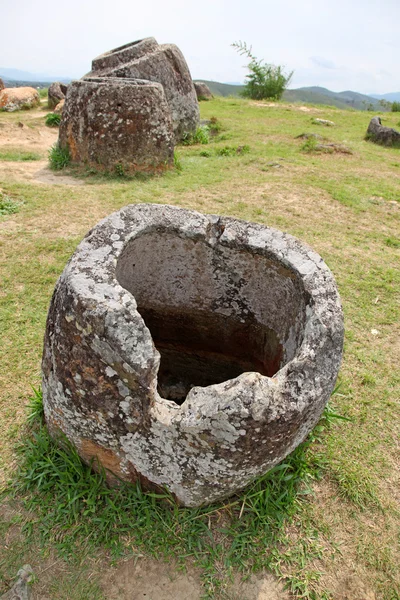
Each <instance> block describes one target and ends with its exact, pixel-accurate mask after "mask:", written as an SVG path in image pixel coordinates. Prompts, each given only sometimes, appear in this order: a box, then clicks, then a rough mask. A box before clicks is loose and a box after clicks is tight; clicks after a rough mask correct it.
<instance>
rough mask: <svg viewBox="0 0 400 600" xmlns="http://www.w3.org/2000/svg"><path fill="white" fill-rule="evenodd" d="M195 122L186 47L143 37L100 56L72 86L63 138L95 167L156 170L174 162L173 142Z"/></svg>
mask: <svg viewBox="0 0 400 600" xmlns="http://www.w3.org/2000/svg"><path fill="white" fill-rule="evenodd" d="M198 124H199V107H198V102H197V97H196V92H195V89H194V86H193V82H192V78H191V75H190V72H189V68H188V66H187V64H186V61H185V59H184V57H183V55H182V53H181V51H180V50H179V48H177V47H176V46H175V45H173V44H163V45H159V44H158V43H157V42H156V40H155V39H154V38H146V39H143V40H139V41H136V42H132V43H130V44H127V45H125V46H122V47H120V48H116V49H114V50H111V51H110V52H106V53H105V54H102V55H101V56H99V57H97V58H95V59H94V60H93V62H92V70H91V72H90V73H88V74H87V75H85V76H84V77H83V78H82V79H80V80H79V81H73V82H72V83H71V84H70V85H69V86H68V91H67V94H66V99H65V105H64V108H63V113H62V121H61V124H60V134H59V146H60V147H61V148H64V149H68V151H69V153H70V156H71V160H72V162H74V163H81V164H82V163H83V164H86V165H88V166H89V167H92V168H94V169H97V170H108V171H114V170H117V172H124V173H127V174H128V173H134V172H137V171H150V172H154V171H160V170H163V169H166V168H168V167H170V166H171V165H172V164H173V153H174V144H175V143H176V142H177V141H179V140H180V139H181V138H182V137H183V135H184V134H186V133H188V132H193V131H195V130H196V128H197V126H198Z"/></svg>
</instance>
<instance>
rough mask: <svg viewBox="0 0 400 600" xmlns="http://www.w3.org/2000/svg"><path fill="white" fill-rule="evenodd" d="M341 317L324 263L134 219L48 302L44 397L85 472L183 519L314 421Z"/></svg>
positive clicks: (113, 227) (125, 218) (335, 360)
mask: <svg viewBox="0 0 400 600" xmlns="http://www.w3.org/2000/svg"><path fill="white" fill-rule="evenodd" d="M342 345H343V317H342V310H341V306H340V300H339V295H338V291H337V288H336V285H335V282H334V279H333V276H332V274H331V272H330V270H329V269H328V267H327V266H326V264H325V263H324V262H323V260H322V259H321V257H320V256H319V255H318V254H316V253H315V252H314V251H313V250H311V249H310V248H309V247H308V246H306V245H305V244H303V243H302V242H300V241H299V240H297V239H295V238H293V237H292V236H290V235H287V234H285V233H281V232H279V231H276V230H274V229H270V228H268V227H264V226H261V225H256V224H252V223H246V222H243V221H239V220H236V219H231V218H224V217H216V216H210V215H202V214H200V213H197V212H194V211H188V210H183V209H177V208H173V207H171V206H162V205H132V206H128V207H126V208H124V209H122V210H120V211H119V212H116V213H114V214H112V215H111V216H109V217H107V218H106V219H104V220H103V221H102V222H101V223H99V224H98V225H97V226H96V227H95V228H94V229H92V230H91V231H90V232H89V233H88V235H87V236H86V237H85V239H84V240H83V241H82V242H81V244H80V245H79V246H78V248H77V250H76V252H75V254H74V255H73V256H72V258H71V260H70V261H69V263H68V264H67V266H66V268H65V269H64V272H63V273H62V275H61V277H60V279H59V281H58V283H57V285H56V289H55V292H54V295H53V299H52V301H51V306H50V311H49V315H48V321H47V328H46V337H45V347H44V356H43V397H44V407H45V416H46V421H47V424H48V427H49V430H50V432H51V434H52V435H53V436H54V437H57V436H58V434H59V433H60V432H63V434H65V435H66V436H67V437H68V438H69V440H70V441H71V442H72V443H73V444H74V445H75V446H76V448H77V450H78V452H79V454H80V456H81V457H82V458H83V460H84V461H86V462H87V463H90V462H91V461H93V460H94V463H93V464H96V462H98V463H101V464H102V465H103V466H104V467H105V469H106V470H107V473H108V477H109V481H110V483H115V482H117V481H118V479H121V480H125V481H131V482H135V481H137V480H139V481H140V482H141V483H142V485H143V486H144V487H145V488H154V487H156V488H159V487H161V488H167V489H168V490H169V491H170V492H171V493H172V494H173V495H174V496H175V498H176V500H177V501H178V502H179V503H180V504H182V505H185V506H200V505H204V504H207V503H210V502H214V501H216V500H221V499H223V498H225V497H227V496H229V495H231V494H233V493H234V492H237V491H238V490H240V489H242V488H243V487H244V486H245V485H246V484H248V483H249V482H250V481H251V480H252V479H254V478H255V477H257V476H259V475H261V474H263V473H265V472H267V471H268V470H269V469H271V468H272V467H273V466H274V465H276V464H277V463H279V462H280V461H281V460H282V459H283V458H284V457H285V456H286V455H287V454H288V453H289V452H291V451H292V450H293V449H294V448H295V447H296V446H297V445H298V444H299V443H300V442H302V441H303V440H304V438H305V437H306V436H307V434H308V433H309V432H310V431H311V429H312V428H313V427H314V425H315V424H316V423H317V421H318V419H319V418H320V416H321V413H322V411H323V408H324V406H325V404H326V403H327V401H328V399H329V397H330V394H331V392H332V389H333V386H334V384H335V380H336V377H337V373H338V369H339V366H340V362H341V356H342Z"/></svg>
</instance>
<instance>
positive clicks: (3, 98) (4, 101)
mask: <svg viewBox="0 0 400 600" xmlns="http://www.w3.org/2000/svg"><path fill="white" fill-rule="evenodd" d="M39 105H40V98H39V93H38V91H37V90H35V89H34V88H31V87H18V88H4V90H1V91H0V109H1V110H6V111H7V112H14V111H16V110H27V109H29V108H34V107H35V106H39Z"/></svg>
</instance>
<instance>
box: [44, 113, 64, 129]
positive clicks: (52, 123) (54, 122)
mask: <svg viewBox="0 0 400 600" xmlns="http://www.w3.org/2000/svg"><path fill="white" fill-rule="evenodd" d="M60 122H61V115H58V114H57V113H49V114H48V115H46V125H47V126H48V127H58V126H59V124H60Z"/></svg>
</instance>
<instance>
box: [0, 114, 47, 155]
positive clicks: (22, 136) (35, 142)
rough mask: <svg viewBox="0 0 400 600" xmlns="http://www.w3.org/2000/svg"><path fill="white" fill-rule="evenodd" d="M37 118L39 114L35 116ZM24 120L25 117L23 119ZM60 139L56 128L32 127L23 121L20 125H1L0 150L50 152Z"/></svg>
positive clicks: (3, 123)
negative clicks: (18, 149)
mask: <svg viewBox="0 0 400 600" xmlns="http://www.w3.org/2000/svg"><path fill="white" fill-rule="evenodd" d="M35 116H36V118H37V113H36V114H35ZM23 119H24V120H26V119H25V117H24V118H23ZM57 138H58V129H57V128H56V127H54V128H51V127H46V126H45V125H43V126H39V127H30V126H29V125H27V124H26V123H24V121H23V120H21V121H19V122H18V123H5V122H2V123H0V148H3V149H7V147H8V148H9V149H11V148H13V149H15V148H16V147H18V148H23V149H24V150H25V151H26V150H32V151H39V150H48V149H49V148H50V147H51V146H52V145H53V144H55V142H56V141H57Z"/></svg>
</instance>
